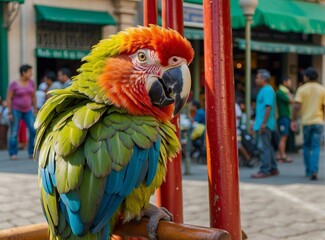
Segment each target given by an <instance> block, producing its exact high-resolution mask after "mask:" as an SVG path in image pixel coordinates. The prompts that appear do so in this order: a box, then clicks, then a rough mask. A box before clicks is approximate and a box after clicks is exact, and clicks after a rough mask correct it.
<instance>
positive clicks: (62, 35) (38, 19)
mask: <svg viewBox="0 0 325 240" xmlns="http://www.w3.org/2000/svg"><path fill="white" fill-rule="evenodd" d="M15 2H20V3H24V4H20V5H18V6H17V4H14V0H0V11H1V13H6V14H7V13H9V12H12V11H11V9H16V13H15V14H14V15H15V17H14V18H11V20H10V23H11V25H10V27H8V28H6V31H3V29H4V28H1V31H0V47H1V51H0V59H1V60H0V61H1V62H0V63H1V64H0V67H1V68H0V70H1V71H0V74H1V75H0V77H1V78H0V83H1V85H0V91H1V92H0V94H1V95H2V96H3V97H5V95H6V90H7V86H8V84H9V82H10V81H13V80H15V79H18V78H19V71H18V69H19V66H20V65H22V64H30V65H31V66H32V67H33V70H34V74H33V78H34V79H35V82H37V83H39V82H40V81H41V79H42V77H43V74H44V73H45V72H46V71H47V70H52V71H55V72H56V71H57V70H58V69H59V68H61V67H68V68H70V69H71V71H72V73H73V74H75V73H76V71H77V69H78V68H79V67H80V64H81V59H82V58H83V57H84V56H85V55H87V54H88V53H89V51H90V49H91V47H92V46H93V45H94V44H96V43H98V41H99V40H100V39H103V38H105V37H107V36H109V35H111V34H114V33H116V32H117V31H119V30H121V29H124V28H125V27H129V26H134V25H135V24H134V22H135V21H134V16H135V15H136V13H137V12H136V5H137V1H136V0H105V1H103V0H91V1H90V0H87V1H78V0H65V1H53V0H33V1H23V0H15ZM1 17H2V18H1V21H0V24H1V23H4V22H5V21H6V18H5V16H4V15H2V14H1ZM1 26H4V25H3V24H1ZM4 34H7V35H6V36H5V37H4ZM3 39H4V40H6V41H4V40H3ZM3 42H4V43H5V44H3ZM4 46H5V47H4Z"/></svg>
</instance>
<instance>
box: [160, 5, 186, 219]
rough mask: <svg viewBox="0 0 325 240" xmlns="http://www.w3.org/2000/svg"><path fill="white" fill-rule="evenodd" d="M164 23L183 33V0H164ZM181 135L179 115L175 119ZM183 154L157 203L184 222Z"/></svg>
mask: <svg viewBox="0 0 325 240" xmlns="http://www.w3.org/2000/svg"><path fill="white" fill-rule="evenodd" d="M162 25H163V27H169V28H172V29H175V30H177V31H178V32H179V33H180V34H182V35H183V1H182V0H162ZM172 122H173V124H175V126H176V128H177V135H178V138H179V137H180V127H179V116H176V117H175V118H174V119H173V121H172ZM182 191H183V190H182V155H181V154H178V155H177V156H176V158H175V159H173V162H169V163H168V165H167V176H166V182H164V183H163V184H162V185H161V187H160V188H159V189H158V190H157V205H158V206H162V207H165V208H167V209H168V210H169V211H170V212H171V213H173V215H174V221H175V222H177V223H183V192H182Z"/></svg>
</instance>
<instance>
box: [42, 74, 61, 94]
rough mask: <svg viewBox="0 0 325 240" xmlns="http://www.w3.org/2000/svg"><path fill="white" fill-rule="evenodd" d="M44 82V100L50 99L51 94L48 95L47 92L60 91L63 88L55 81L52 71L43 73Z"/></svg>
mask: <svg viewBox="0 0 325 240" xmlns="http://www.w3.org/2000/svg"><path fill="white" fill-rule="evenodd" d="M44 82H45V83H46V85H47V89H46V93H47V94H46V99H49V98H50V97H51V94H50V93H48V92H49V91H51V90H54V89H62V88H64V87H63V84H62V83H61V82H59V81H57V80H56V75H55V72H53V71H47V72H46V73H45V75H44Z"/></svg>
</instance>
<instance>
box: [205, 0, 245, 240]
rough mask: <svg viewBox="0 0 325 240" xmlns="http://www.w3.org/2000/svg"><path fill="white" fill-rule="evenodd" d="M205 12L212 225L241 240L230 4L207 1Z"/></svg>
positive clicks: (208, 151) (208, 158)
mask: <svg viewBox="0 0 325 240" xmlns="http://www.w3.org/2000/svg"><path fill="white" fill-rule="evenodd" d="M203 8H204V64H205V77H206V87H205V94H206V110H207V112H206V114H207V117H206V119H207V135H206V138H207V164H208V179H209V200H210V225H211V227H216V228H221V229H224V230H226V231H228V232H229V233H230V234H231V237H232V238H231V239H232V240H240V239H242V237H241V226H240V208H239V186H238V185H239V184H238V161H237V158H238V156H237V138H236V124H235V98H234V75H233V71H234V69H233V57H232V35H231V19H230V1H225V0H213V1H211V0H204V3H203Z"/></svg>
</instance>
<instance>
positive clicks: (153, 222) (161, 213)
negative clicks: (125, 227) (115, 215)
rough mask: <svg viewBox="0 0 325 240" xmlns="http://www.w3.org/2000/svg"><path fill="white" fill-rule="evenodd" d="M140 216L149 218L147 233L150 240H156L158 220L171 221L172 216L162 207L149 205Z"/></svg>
mask: <svg viewBox="0 0 325 240" xmlns="http://www.w3.org/2000/svg"><path fill="white" fill-rule="evenodd" d="M140 216H146V217H148V218H149V222H148V225H147V231H148V237H149V239H150V240H157V229H158V224H159V221H160V220H165V221H173V214H172V213H171V212H169V211H168V210H167V209H166V208H164V207H161V208H159V207H156V206H155V205H153V204H151V203H150V204H149V207H148V208H147V209H145V210H143V211H142V213H141V215H140ZM135 220H138V219H135Z"/></svg>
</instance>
